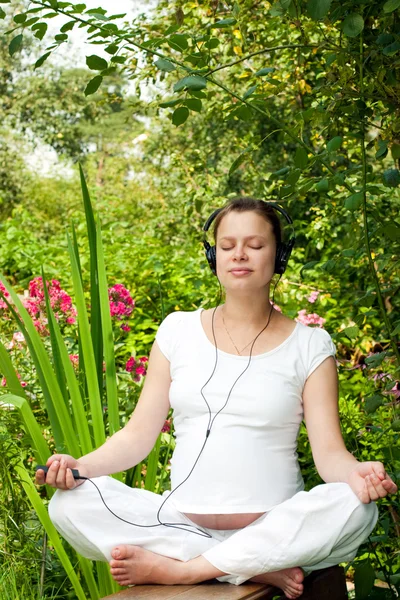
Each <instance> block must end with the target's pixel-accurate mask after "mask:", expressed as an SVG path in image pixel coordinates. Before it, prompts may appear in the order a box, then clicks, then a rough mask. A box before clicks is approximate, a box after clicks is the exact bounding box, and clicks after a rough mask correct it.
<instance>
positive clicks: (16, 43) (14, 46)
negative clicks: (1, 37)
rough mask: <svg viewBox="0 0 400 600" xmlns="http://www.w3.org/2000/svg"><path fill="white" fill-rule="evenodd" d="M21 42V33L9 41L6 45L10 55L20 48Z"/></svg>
mask: <svg viewBox="0 0 400 600" xmlns="http://www.w3.org/2000/svg"><path fill="white" fill-rule="evenodd" d="M21 44H22V33H20V34H19V35H16V36H15V37H14V38H13V39H12V40H11V42H10V45H9V46H8V51H9V53H10V56H14V54H15V53H16V52H17V51H18V50H19V49H20V47H21Z"/></svg>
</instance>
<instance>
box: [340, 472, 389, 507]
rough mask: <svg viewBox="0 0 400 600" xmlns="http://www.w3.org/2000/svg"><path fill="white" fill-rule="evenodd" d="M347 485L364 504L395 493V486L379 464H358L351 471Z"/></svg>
mask: <svg viewBox="0 0 400 600" xmlns="http://www.w3.org/2000/svg"><path fill="white" fill-rule="evenodd" d="M347 483H348V484H349V486H350V487H351V489H352V490H353V492H354V493H355V494H356V496H358V498H359V499H360V500H361V502H363V503H364V504H369V503H370V502H371V501H373V500H378V499H379V498H384V497H385V496H387V495H388V494H395V493H396V492H397V485H396V484H395V483H394V481H393V480H392V479H391V478H390V477H389V475H388V474H387V473H386V471H385V467H384V466H383V464H382V463H381V462H375V461H369V462H360V463H358V465H357V466H356V467H355V469H354V470H353V471H351V473H350V475H349V477H348V480H347Z"/></svg>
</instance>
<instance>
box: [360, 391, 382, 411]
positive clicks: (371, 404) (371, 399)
mask: <svg viewBox="0 0 400 600" xmlns="http://www.w3.org/2000/svg"><path fill="white" fill-rule="evenodd" d="M384 400H385V399H384V397H383V396H381V394H373V395H372V396H368V397H367V398H365V404H364V407H365V412H366V413H367V414H370V413H373V412H375V411H376V409H377V408H379V407H380V406H382V404H383V402H384Z"/></svg>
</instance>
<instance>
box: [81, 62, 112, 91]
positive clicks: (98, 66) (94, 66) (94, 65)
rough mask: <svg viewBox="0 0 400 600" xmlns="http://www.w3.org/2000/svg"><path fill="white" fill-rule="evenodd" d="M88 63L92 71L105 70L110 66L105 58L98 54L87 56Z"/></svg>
mask: <svg viewBox="0 0 400 600" xmlns="http://www.w3.org/2000/svg"><path fill="white" fill-rule="evenodd" d="M86 64H87V66H88V67H89V69H91V70H92V71H103V70H104V69H107V66H108V63H107V61H106V60H105V59H104V58H101V57H100V56H97V54H91V55H90V56H87V57H86ZM100 83H101V82H100ZM99 85H100V84H99ZM86 95H88V94H86Z"/></svg>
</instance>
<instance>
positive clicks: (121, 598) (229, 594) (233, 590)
mask: <svg viewBox="0 0 400 600" xmlns="http://www.w3.org/2000/svg"><path fill="white" fill-rule="evenodd" d="M271 591H272V588H271V586H269V585H264V584H262V583H243V584H242V585H233V584H231V583H221V582H215V580H213V581H211V582H210V583H209V582H204V583H201V584H200V583H199V584H197V585H135V586H133V587H131V588H128V589H126V590H123V591H122V592H119V593H118V594H113V595H112V596H106V597H105V598H102V600H106V599H107V600H111V599H113V600H137V599H144V598H147V600H150V599H151V600H167V599H169V600H172V599H175V598H176V599H178V598H179V600H203V599H204V597H205V596H206V597H207V598H210V600H257V599H258V598H265V599H268V598H271V597H272V596H271Z"/></svg>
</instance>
